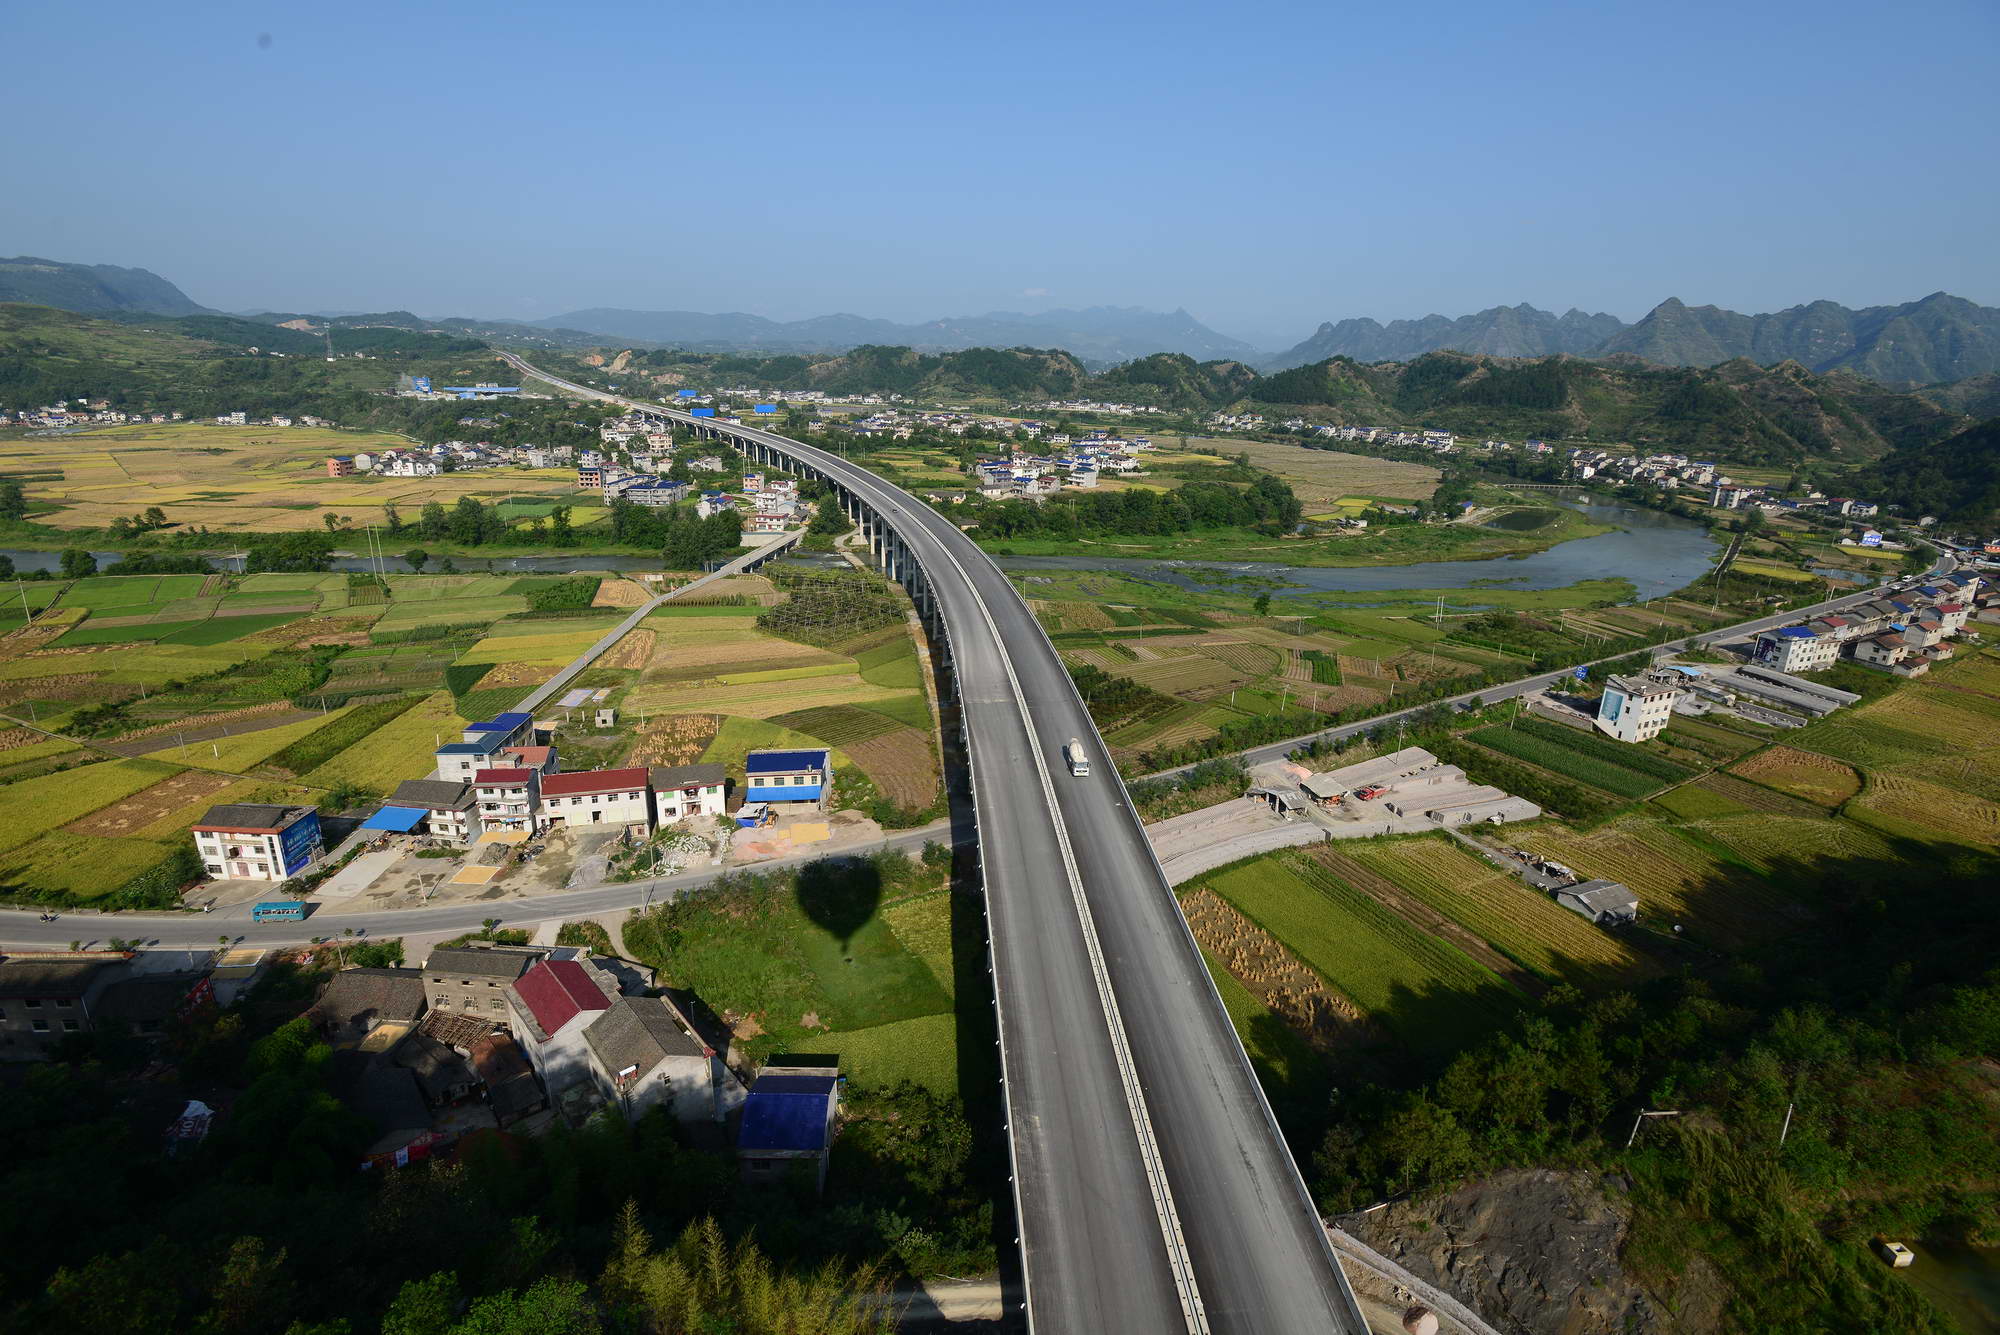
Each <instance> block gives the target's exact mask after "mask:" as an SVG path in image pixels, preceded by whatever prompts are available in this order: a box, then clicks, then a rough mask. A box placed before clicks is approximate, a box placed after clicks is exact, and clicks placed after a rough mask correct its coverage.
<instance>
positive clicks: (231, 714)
mask: <svg viewBox="0 0 2000 1335" xmlns="http://www.w3.org/2000/svg"><path fill="white" fill-rule="evenodd" d="M298 712H299V709H298V706H296V705H294V704H293V703H292V702H291V701H289V700H271V701H268V702H266V703H264V704H261V705H245V706H244V707H243V708H241V709H228V710H224V711H223V712H222V713H220V714H197V715H190V716H189V717H187V718H184V719H174V720H172V721H170V722H167V723H155V724H153V725H152V726H150V727H145V728H139V729H137V730H135V731H133V732H127V733H121V734H119V736H118V738H117V739H116V740H117V741H119V742H121V743H122V742H132V741H137V740H138V739H139V738H141V737H157V736H160V735H161V734H162V733H169V732H175V731H186V730H187V729H189V728H206V727H212V726H214V725H216V724H226V723H247V722H249V721H251V720H252V719H261V718H264V717H266V716H268V715H271V714H296V713H298ZM142 749H143V748H142Z"/></svg>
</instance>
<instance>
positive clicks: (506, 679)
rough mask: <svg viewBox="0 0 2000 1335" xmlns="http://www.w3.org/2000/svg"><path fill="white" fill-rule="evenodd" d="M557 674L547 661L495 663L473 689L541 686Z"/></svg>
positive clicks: (489, 689) (486, 689)
mask: <svg viewBox="0 0 2000 1335" xmlns="http://www.w3.org/2000/svg"><path fill="white" fill-rule="evenodd" d="M599 661H600V662H602V661H603V660H601V659H600V660H599ZM555 674H556V669H555V668H554V667H552V666H550V665H549V664H547V663H495V664H494V665H493V666H492V667H491V668H489V669H488V670H487V672H486V675H485V676H483V677H481V678H480V679H479V681H478V682H477V683H476V684H475V685H474V686H473V688H472V689H473V690H475V691H491V690H495V689H497V688H499V687H502V686H540V685H541V684H542V683H543V682H545V681H547V680H548V679H549V678H550V677H553V676H554V675H555Z"/></svg>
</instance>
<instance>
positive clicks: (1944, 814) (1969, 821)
mask: <svg viewBox="0 0 2000 1335" xmlns="http://www.w3.org/2000/svg"><path fill="white" fill-rule="evenodd" d="M1854 806H1855V807H1859V808H1861V809H1863V810H1866V811H1878V812H1881V813H1882V814H1883V815H1886V816H1890V817H1892V818H1894V819H1896V820H1899V821H1906V822H1908V823H1909V824H1911V825H1916V826H1919V827H1921V828H1923V829H1925V830H1930V831H1934V832H1936V833H1937V834H1938V835H1940V836H1943V837H1946V838H1954V839H1964V840H1970V841H1972V842H1974V843H1981V844H1994V843H2000V803H1995V802H1990V801H1987V800H1986V799H1985V798H1982V797H1972V796H1970V795H1968V794H1965V793H1961V792H1956V791H1954V790H1952V789H1950V788H1945V787H1941V786H1940V785H1938V784H1935V783H1929V782H1927V781H1925V780H1923V779H1913V778H1910V777H1908V776H1907V775H1902V774H1871V775H1869V776H1868V786H1867V788H1866V789H1864V790H1863V792H1862V793H1861V795H1860V796H1859V797H1858V798H1856V799H1855V800H1854Z"/></svg>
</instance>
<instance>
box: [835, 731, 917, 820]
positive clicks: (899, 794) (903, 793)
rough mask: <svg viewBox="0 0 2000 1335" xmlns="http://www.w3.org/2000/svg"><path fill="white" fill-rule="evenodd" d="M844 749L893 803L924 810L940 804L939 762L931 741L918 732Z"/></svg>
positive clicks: (858, 743)
mask: <svg viewBox="0 0 2000 1335" xmlns="http://www.w3.org/2000/svg"><path fill="white" fill-rule="evenodd" d="M844 749H845V750H846V751H847V754H848V756H849V757H850V758H851V759H852V760H853V761H854V763H855V764H857V765H859V766H860V767H861V770H862V772H863V773H864V774H866V775H867V776H868V777H869V778H871V779H873V780H874V781H875V786H876V787H877V788H879V789H881V790H882V793H883V795H884V796H886V797H887V798H888V799H889V800H890V801H892V802H895V803H897V804H899V805H901V806H906V807H915V808H917V809H919V810H922V809H924V808H927V807H929V806H930V804H931V803H932V802H935V801H936V800H937V793H938V770H937V759H936V757H935V756H934V755H933V754H932V751H931V742H930V738H928V737H926V736H924V735H923V734H922V733H920V732H918V731H917V730H916V729H915V728H898V729H896V730H895V731H894V732H891V733H887V734H885V735H883V736H881V737H871V738H869V739H867V740H866V741H861V742H850V743H848V744H846V746H845V748H844Z"/></svg>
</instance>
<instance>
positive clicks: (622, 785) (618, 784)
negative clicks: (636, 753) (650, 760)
mask: <svg viewBox="0 0 2000 1335" xmlns="http://www.w3.org/2000/svg"><path fill="white" fill-rule="evenodd" d="M647 777H648V776H647V773H646V771H645V769H643V768H633V769H583V770H577V771H576V772H574V773H571V774H551V775H550V776H549V777H548V778H546V779H543V780H542V796H543V797H565V796H569V795H573V794H582V793H617V792H632V791H634V790H636V791H639V792H644V791H645V789H646V780H647Z"/></svg>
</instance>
